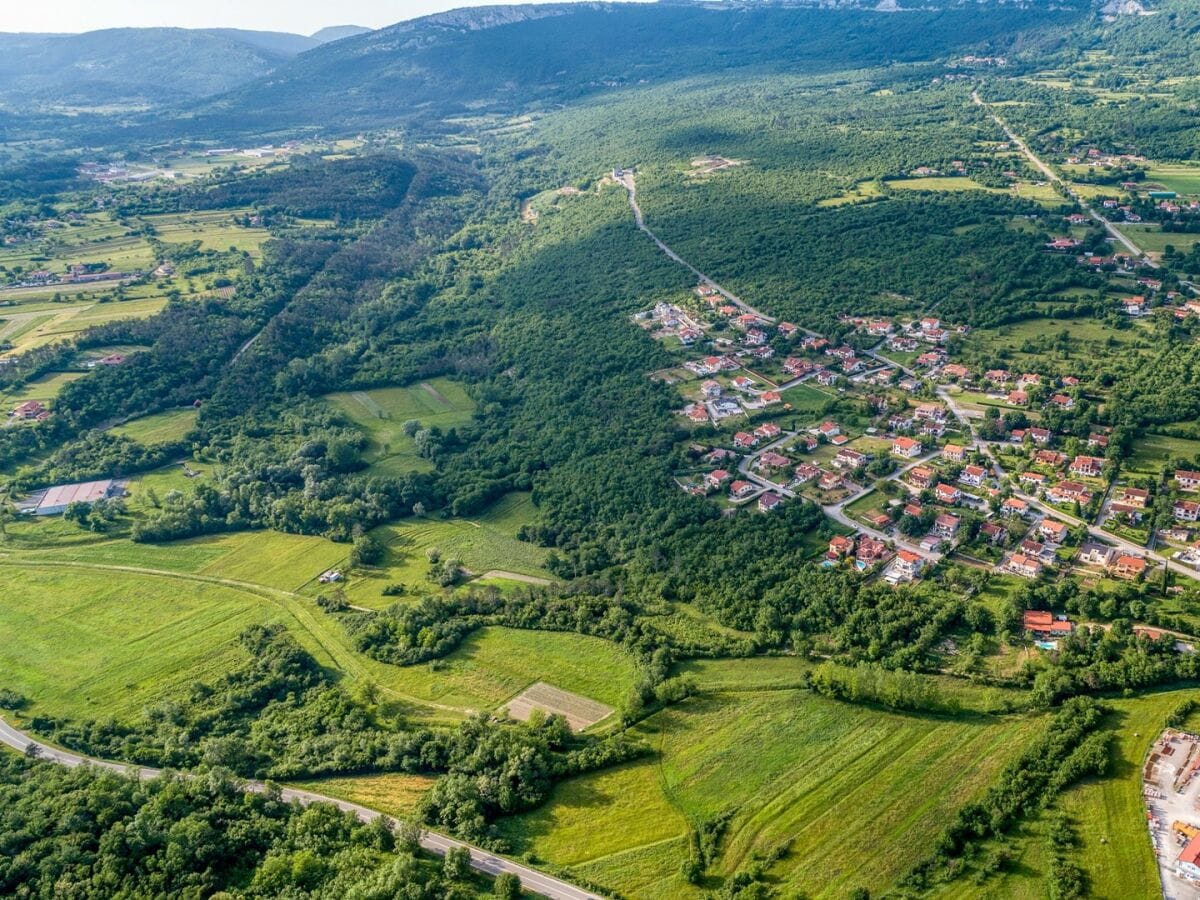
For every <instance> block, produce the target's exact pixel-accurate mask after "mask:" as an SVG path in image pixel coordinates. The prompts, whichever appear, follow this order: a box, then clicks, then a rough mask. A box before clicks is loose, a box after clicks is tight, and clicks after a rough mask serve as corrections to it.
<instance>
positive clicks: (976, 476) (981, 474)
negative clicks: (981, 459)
mask: <svg viewBox="0 0 1200 900" xmlns="http://www.w3.org/2000/svg"><path fill="white" fill-rule="evenodd" d="M986 477H987V469H985V468H984V467H983V466H966V467H965V468H964V469H963V470H962V474H961V475H959V476H958V480H959V481H960V482H962V483H963V484H966V485H970V486H971V487H981V486H982V485H983V480H984V478H986Z"/></svg>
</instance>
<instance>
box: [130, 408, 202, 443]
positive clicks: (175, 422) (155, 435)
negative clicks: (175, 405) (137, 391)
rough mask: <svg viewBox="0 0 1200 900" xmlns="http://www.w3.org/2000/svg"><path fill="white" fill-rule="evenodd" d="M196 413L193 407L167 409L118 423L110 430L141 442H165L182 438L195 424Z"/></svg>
mask: <svg viewBox="0 0 1200 900" xmlns="http://www.w3.org/2000/svg"><path fill="white" fill-rule="evenodd" d="M197 415H198V413H197V411H196V410H194V409H169V410H167V411H166V412H160V413H155V414H154V415H150V416H142V417H141V418H138V419H134V420H132V421H130V422H126V423H125V424H124V425H118V426H117V427H116V428H114V429H113V430H112V431H113V434H119V435H123V436H124V437H127V438H131V439H132V440H135V441H139V442H141V443H143V444H165V443H168V442H171V441H180V440H183V436H184V435H185V434H187V433H188V432H189V431H191V429H192V426H194V425H195V424H196V416H197Z"/></svg>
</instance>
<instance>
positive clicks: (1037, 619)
mask: <svg viewBox="0 0 1200 900" xmlns="http://www.w3.org/2000/svg"><path fill="white" fill-rule="evenodd" d="M1021 624H1022V625H1023V626H1024V627H1025V630H1026V631H1027V632H1029V633H1030V634H1033V635H1034V636H1037V637H1062V636H1064V635H1068V634H1070V633H1071V631H1072V630H1074V627H1075V626H1074V625H1072V624H1071V622H1070V621H1069V620H1068V619H1065V618H1062V619H1056V618H1055V617H1054V615H1053V614H1051V613H1048V612H1046V611H1044V610H1040V609H1027V610H1025V612H1024V613H1023V614H1022V616H1021Z"/></svg>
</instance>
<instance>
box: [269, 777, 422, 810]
mask: <svg viewBox="0 0 1200 900" xmlns="http://www.w3.org/2000/svg"><path fill="white" fill-rule="evenodd" d="M434 781H435V779H433V778H430V777H429V776H427V775H405V774H401V773H392V772H389V773H387V774H384V775H357V776H354V775H351V776H346V777H343V778H322V779H319V780H317V781H295V782H288V785H287V786H288V787H294V788H300V789H301V790H306V791H317V792H318V793H321V794H324V795H325V796H327V797H337V798H338V799H340V800H349V801H350V802H351V803H358V804H361V805H362V806H366V807H369V808H370V809H377V810H379V811H380V812H382V813H386V814H387V815H389V816H393V817H394V818H397V819H400V820H404V819H411V818H412V817H413V815H414V813H415V812H416V809H417V805H418V804H419V803H420V801H421V796H422V795H423V794H424V793H425V792H426V791H427V790H429V788H431V787H432V786H433V782H434Z"/></svg>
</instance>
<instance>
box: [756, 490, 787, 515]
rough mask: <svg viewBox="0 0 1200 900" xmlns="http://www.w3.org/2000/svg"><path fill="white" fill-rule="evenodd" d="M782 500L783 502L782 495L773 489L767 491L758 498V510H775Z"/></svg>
mask: <svg viewBox="0 0 1200 900" xmlns="http://www.w3.org/2000/svg"><path fill="white" fill-rule="evenodd" d="M782 502H783V498H782V497H780V496H779V495H778V494H775V493H772V492H771V491H767V492H766V493H764V494H763V495H762V496H761V497H759V498H758V511H759V512H770V511H771V510H773V509H774V508H775V507H777V506H778V505H779V504H780V503H782Z"/></svg>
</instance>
